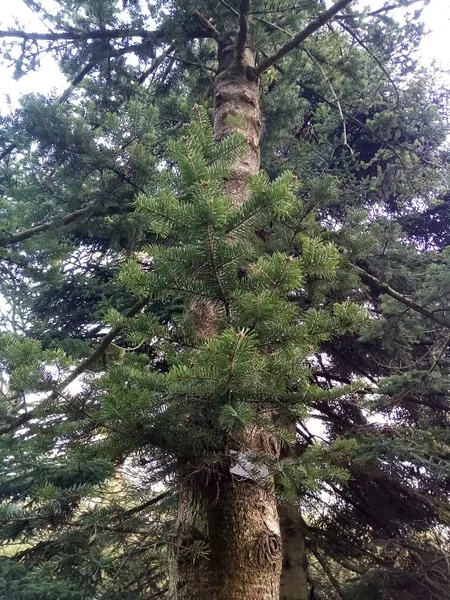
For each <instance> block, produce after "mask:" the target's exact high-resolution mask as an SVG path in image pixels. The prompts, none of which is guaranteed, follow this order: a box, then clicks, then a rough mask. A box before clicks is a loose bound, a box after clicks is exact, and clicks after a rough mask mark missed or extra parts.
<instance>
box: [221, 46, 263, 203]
mask: <svg viewBox="0 0 450 600" xmlns="http://www.w3.org/2000/svg"><path fill="white" fill-rule="evenodd" d="M218 58H219V70H218V74H217V76H216V78H215V82H214V93H215V106H214V133H215V137H216V139H217V140H221V139H223V138H225V137H227V136H228V135H230V134H231V133H234V132H239V133H241V134H242V135H243V136H244V137H245V139H246V141H247V143H248V146H249V150H248V152H247V154H246V155H245V156H244V157H242V158H240V159H239V160H238V161H236V162H235V163H234V164H233V165H232V166H231V169H230V173H229V179H228V181H227V184H226V186H225V189H226V192H227V193H228V194H229V195H230V196H231V198H232V199H233V202H234V203H235V204H243V203H244V202H245V201H246V200H247V198H248V183H249V179H250V177H251V176H252V175H255V174H256V173H257V172H258V171H259V156H260V154H259V142H260V139H261V114H260V109H259V83H258V77H257V76H256V75H255V58H254V55H253V53H252V51H251V50H250V49H249V48H245V50H244V51H243V54H242V60H241V61H239V64H236V60H235V43H234V41H233V40H232V39H229V38H225V39H220V40H219V56H218Z"/></svg>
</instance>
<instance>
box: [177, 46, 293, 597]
mask: <svg viewBox="0 0 450 600" xmlns="http://www.w3.org/2000/svg"><path fill="white" fill-rule="evenodd" d="M218 48H219V50H218V58H219V71H218V75H217V77H216V80H215V110H214V131H215V137H216V139H217V140H221V139H223V138H224V137H226V136H228V135H230V134H231V133H234V132H236V131H238V132H240V133H242V134H243V135H244V137H245V139H246V140H247V142H248V152H247V153H246V155H245V156H244V157H242V158H241V159H239V161H236V162H235V163H234V164H233V165H232V166H231V169H230V172H229V177H228V180H227V182H226V184H225V186H226V192H227V193H228V194H229V195H230V197H231V198H232V200H233V202H234V203H235V204H236V205H240V204H242V203H243V202H245V201H246V200H247V198H248V184H249V179H250V177H251V176H252V175H254V174H256V173H257V172H258V170H259V141H260V136H261V119H260V111H259V86H258V81H257V78H256V77H255V75H254V64H255V63H254V57H253V54H252V52H251V51H250V50H249V49H248V48H245V49H244V51H243V52H242V56H241V57H240V58H239V60H236V45H235V42H234V41H233V40H231V39H229V38H228V39H219V40H218ZM200 304H201V303H200ZM213 308H214V307H213V306H212V305H208V306H201V305H199V302H195V303H193V305H191V311H192V312H193V317H194V323H199V325H198V327H197V333H198V334H199V336H201V337H211V336H213V335H215V329H216V323H217V314H218V311H219V310H220V308H218V307H216V308H214V310H213ZM196 317H198V318H197V319H196ZM205 321H208V323H205ZM200 323H201V325H200ZM247 434H248V435H247ZM263 437H264V434H261V435H259V434H258V433H256V434H255V432H244V433H243V435H242V436H241V438H240V440H239V441H238V440H235V442H234V443H232V444H231V445H232V446H234V449H235V450H236V451H239V450H243V449H245V448H250V449H262V448H264V449H265V450H266V451H268V450H269V449H270V450H269V451H272V452H273V453H274V454H276V453H277V452H278V450H279V449H278V448H277V447H276V444H274V445H273V446H271V444H270V440H266V439H262V438H263ZM266 442H267V443H266ZM227 454H228V452H225V449H224V457H223V463H222V465H221V466H220V468H219V467H218V468H217V469H214V470H211V471H207V470H206V469H205V470H198V471H197V473H195V474H194V475H192V474H191V475H189V474H186V477H184V478H183V479H182V481H181V484H180V495H179V509H178V524H177V538H176V541H175V548H174V550H175V556H174V560H175V561H176V578H175V579H174V581H173V582H172V585H173V590H172V594H171V595H172V598H174V599H175V600H279V582H280V573H281V563H282V551H281V536H280V529H279V520H278V514H277V502H276V499H275V496H274V494H273V491H272V489H273V486H272V482H271V480H270V477H268V478H266V480H265V482H264V485H261V484H258V483H256V482H254V481H252V480H251V479H243V478H239V477H235V476H233V475H232V474H231V473H230V467H231V466H232V461H231V460H230V459H228V458H227Z"/></svg>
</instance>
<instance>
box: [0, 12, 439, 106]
mask: <svg viewBox="0 0 450 600" xmlns="http://www.w3.org/2000/svg"><path fill="white" fill-rule="evenodd" d="M394 1H395V0H394ZM2 4H3V6H2V8H1V13H0V29H7V28H8V27H14V21H15V20H16V19H17V20H18V21H19V22H20V23H21V24H24V25H26V28H27V29H29V30H34V31H45V28H44V26H43V24H42V23H41V22H40V21H39V18H38V17H37V16H36V15H35V14H34V13H33V12H32V11H31V10H30V9H29V8H28V7H27V6H26V4H25V3H24V1H23V0H15V1H14V2H8V3H6V1H5V0H2ZM46 4H47V5H52V4H54V5H55V6H57V4H58V3H57V2H55V0H47V3H46ZM383 4H384V2H383V0H360V2H359V6H360V7H365V6H370V8H371V9H377V8H379V7H380V6H382V5H383ZM416 6H417V7H419V6H420V3H418V4H417V5H413V7H412V9H411V10H414V8H415V7H416ZM422 19H423V21H424V22H425V24H426V27H427V29H428V30H430V34H429V35H428V36H427V38H426V39H425V40H424V41H423V42H422V46H421V49H420V60H421V62H422V63H423V64H424V65H428V64H430V63H431V62H432V61H436V62H437V64H439V65H440V66H442V67H443V68H444V69H446V70H447V71H448V72H449V78H450V2H449V1H448V0H430V4H429V5H428V6H427V7H425V9H424V12H423V15H422ZM66 86H67V82H66V79H65V78H64V77H63V75H62V74H61V73H60V72H59V70H58V67H57V66H56V64H55V63H54V62H53V60H52V59H51V58H50V57H48V58H47V59H44V60H43V61H42V64H41V68H40V70H39V71H38V72H36V73H30V74H29V75H27V76H26V77H23V78H22V79H20V80H19V81H14V79H13V77H12V69H11V68H9V69H8V68H6V67H5V65H2V64H1V62H0V113H3V114H4V113H6V112H8V111H9V110H10V108H14V107H16V106H17V105H18V102H19V98H20V96H21V95H22V94H24V93H29V92H39V93H43V94H47V93H49V92H51V91H52V90H58V91H59V93H61V92H62V91H63V90H64V89H65V87H66Z"/></svg>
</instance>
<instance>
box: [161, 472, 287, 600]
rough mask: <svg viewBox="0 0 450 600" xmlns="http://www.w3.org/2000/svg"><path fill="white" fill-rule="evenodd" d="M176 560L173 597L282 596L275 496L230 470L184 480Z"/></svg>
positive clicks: (231, 599) (240, 599)
mask: <svg viewBox="0 0 450 600" xmlns="http://www.w3.org/2000/svg"><path fill="white" fill-rule="evenodd" d="M174 558H175V561H176V565H174V567H175V569H176V576H175V578H174V580H173V590H172V598H173V599H174V600H279V581H280V573H281V562H282V552H281V538H280V530H279V523H278V515H277V507H276V500H275V498H274V495H273V494H272V493H270V492H268V491H267V490H266V489H263V488H262V487H260V486H258V485H257V484H256V483H254V482H253V481H251V480H248V479H246V480H239V479H237V478H233V477H232V476H230V475H229V474H226V475H222V476H221V475H218V474H215V473H213V474H210V476H209V478H207V477H206V476H201V477H199V476H198V475H196V476H193V477H190V478H189V479H187V480H185V481H184V482H183V483H182V485H181V490H180V498H179V514H178V535H177V540H176V545H175V557H174Z"/></svg>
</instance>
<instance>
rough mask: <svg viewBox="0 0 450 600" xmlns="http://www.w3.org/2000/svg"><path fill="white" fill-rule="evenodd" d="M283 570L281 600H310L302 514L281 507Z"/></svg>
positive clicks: (279, 509)
mask: <svg viewBox="0 0 450 600" xmlns="http://www.w3.org/2000/svg"><path fill="white" fill-rule="evenodd" d="M278 514H279V517H280V528H281V538H282V542H283V569H282V572H281V580H280V600H308V558H307V555H306V544H305V535H304V530H303V527H302V524H301V517H300V514H299V513H298V514H296V509H295V508H290V507H287V506H279V507H278Z"/></svg>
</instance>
